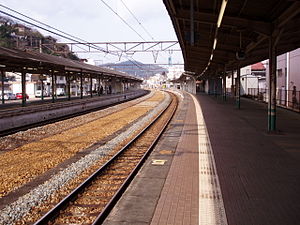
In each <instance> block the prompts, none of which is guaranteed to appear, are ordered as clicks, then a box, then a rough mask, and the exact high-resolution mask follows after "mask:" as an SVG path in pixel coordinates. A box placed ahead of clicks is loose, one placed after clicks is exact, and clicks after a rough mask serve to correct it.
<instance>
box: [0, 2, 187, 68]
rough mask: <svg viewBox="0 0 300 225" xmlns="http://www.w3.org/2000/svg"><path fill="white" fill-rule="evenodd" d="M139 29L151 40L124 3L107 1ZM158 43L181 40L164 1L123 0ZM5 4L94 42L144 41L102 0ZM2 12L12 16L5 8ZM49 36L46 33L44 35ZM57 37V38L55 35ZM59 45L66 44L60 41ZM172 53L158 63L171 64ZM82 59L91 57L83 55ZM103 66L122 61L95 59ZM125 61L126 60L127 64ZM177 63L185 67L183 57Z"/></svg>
mask: <svg viewBox="0 0 300 225" xmlns="http://www.w3.org/2000/svg"><path fill="white" fill-rule="evenodd" d="M104 1H105V2H106V3H107V4H109V5H110V6H111V7H112V8H113V9H114V10H115V11H117V12H118V14H119V15H120V16H121V17H122V18H124V19H125V20H126V21H127V22H128V23H129V24H130V25H131V26H132V27H134V29H136V30H137V31H138V32H139V33H140V34H141V35H142V36H143V38H144V39H145V40H149V41H151V38H150V37H149V36H148V35H147V33H145V32H144V31H143V29H142V27H141V26H140V25H139V24H138V23H137V22H136V21H135V19H134V18H133V17H132V16H131V15H130V13H129V12H128V11H127V9H126V8H125V7H124V6H123V4H122V2H121V0H104ZM123 2H124V3H125V4H126V5H127V7H128V8H129V9H130V10H131V11H132V12H133V13H134V15H135V16H136V17H137V18H138V19H139V21H140V22H141V23H142V25H143V26H144V27H145V28H146V29H147V30H148V32H149V33H150V34H151V35H152V36H153V37H154V39H155V40H159V41H162V40H177V37H176V34H175V32H174V29H173V26H172V23H171V20H170V17H169V15H168V13H167V10H166V8H165V6H164V4H163V1H162V0H123ZM1 4H3V5H5V6H7V7H10V8H12V9H14V10H17V11H19V12H21V13H23V14H26V15H28V16H30V17H32V18H34V19H37V20H40V21H42V22H44V23H47V24H49V25H51V26H53V27H55V28H57V29H60V30H63V31H65V32H67V33H69V34H72V35H74V36H76V37H80V38H82V39H84V40H86V41H90V42H108V41H143V40H142V39H141V38H140V37H139V36H138V35H137V34H136V33H134V31H132V30H131V29H130V28H129V27H127V26H126V25H125V24H124V23H123V22H122V21H121V20H120V19H119V18H118V17H117V16H116V15H115V14H114V13H113V12H111V11H110V10H109V9H108V7H106V6H105V5H104V4H103V3H102V2H101V0H87V1H80V0H79V1H78V0H77V1H75V0H73V1H71V0H59V1H53V0H40V1H37V0H2V1H1ZM0 8H1V10H3V11H6V12H9V11H7V10H5V9H3V8H2V7H0ZM42 33H44V34H47V33H45V32H42ZM52 36H55V35H52ZM58 39H59V41H61V42H64V41H65V40H63V39H61V38H58ZM168 55H169V53H165V54H163V53H162V54H160V55H159V56H158V61H157V62H158V63H167V62H168V61H167V58H168ZM80 56H81V57H86V58H88V57H91V56H86V55H80ZM93 58H94V59H96V60H103V62H107V60H109V61H118V57H114V56H106V57H105V58H104V54H97V55H94V56H93ZM134 59H136V60H139V61H142V62H144V63H153V57H152V55H151V54H149V53H147V55H145V53H144V54H143V55H134ZM124 60H125V58H124V59H123V61H124ZM172 61H173V63H177V62H180V63H182V57H181V53H176V52H175V53H173V54H172Z"/></svg>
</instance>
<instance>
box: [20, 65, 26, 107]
mask: <svg viewBox="0 0 300 225" xmlns="http://www.w3.org/2000/svg"><path fill="white" fill-rule="evenodd" d="M21 83H22V106H25V105H26V72H25V71H24V70H23V71H22V73H21Z"/></svg>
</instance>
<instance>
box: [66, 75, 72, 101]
mask: <svg viewBox="0 0 300 225" xmlns="http://www.w3.org/2000/svg"><path fill="white" fill-rule="evenodd" d="M66 78H67V89H68V101H70V100H71V84H70V74H69V73H68V72H67V73H66Z"/></svg>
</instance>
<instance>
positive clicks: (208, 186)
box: [191, 95, 228, 225]
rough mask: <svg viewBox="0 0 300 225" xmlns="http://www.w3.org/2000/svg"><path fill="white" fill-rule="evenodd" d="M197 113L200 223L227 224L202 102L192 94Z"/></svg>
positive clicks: (206, 224)
mask: <svg viewBox="0 0 300 225" xmlns="http://www.w3.org/2000/svg"><path fill="white" fill-rule="evenodd" d="M191 97H192V99H193V101H194V104H195V108H196V115H197V125H198V149H199V225H227V224H228V223H227V218H226V213H225V208H224V203H223V198H222V193H221V188H220V183H219V177H218V174H217V170H216V164H215V160H214V154H213V151H212V147H211V143H210V139H209V135H208V132H207V128H206V124H205V120H204V117H203V114H202V110H201V107H200V104H199V103H198V101H197V99H196V98H195V97H194V96H193V95H191Z"/></svg>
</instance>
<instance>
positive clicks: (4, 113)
mask: <svg viewBox="0 0 300 225" xmlns="http://www.w3.org/2000/svg"><path fill="white" fill-rule="evenodd" d="M146 94H148V92H145V93H144V94H143V95H141V96H137V97H134V98H132V99H130V100H134V99H137V98H139V97H142V96H144V95H146ZM120 98H121V97H120ZM77 100H78V101H75V102H69V101H63V102H56V103H51V104H48V105H47V104H45V103H44V104H45V105H35V104H34V105H31V106H30V108H21V109H19V110H20V112H18V113H16V109H11V110H5V111H1V110H0V118H1V117H4V116H5V117H7V116H14V115H18V114H22V113H33V112H35V111H36V110H40V111H43V110H44V111H47V110H52V109H58V108H63V107H69V106H74V105H80V104H82V103H84V102H80V99H77ZM91 100H95V99H86V101H87V102H88V101H91ZM103 100H106V99H103ZM127 101H129V100H128V99H125V98H124V99H122V100H120V101H118V102H114V103H109V104H107V105H104V106H98V107H95V108H91V109H85V110H83V111H80V112H74V113H72V114H68V115H63V116H58V117H56V118H51V119H45V120H43V121H40V122H35V123H31V124H27V125H22V126H19V127H15V128H9V129H6V130H0V137H4V136H8V135H11V134H14V133H17V132H20V131H25V130H28V129H32V128H35V127H39V126H44V125H47V124H51V123H55V122H59V121H63V120H66V119H70V118H74V117H77V116H81V115H85V114H88V113H91V112H95V111H99V110H102V109H106V108H108V107H112V106H115V105H118V104H120V103H124V102H127ZM41 106H42V107H43V108H41Z"/></svg>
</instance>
